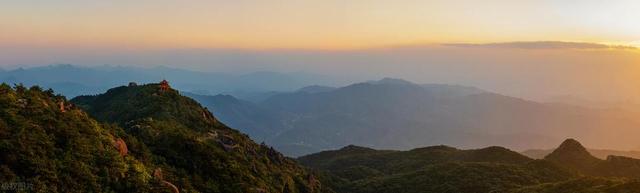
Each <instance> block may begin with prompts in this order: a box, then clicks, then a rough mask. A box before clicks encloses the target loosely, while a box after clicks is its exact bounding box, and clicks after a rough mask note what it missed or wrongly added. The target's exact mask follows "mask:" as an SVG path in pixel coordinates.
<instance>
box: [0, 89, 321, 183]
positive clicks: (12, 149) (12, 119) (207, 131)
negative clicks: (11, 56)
mask: <svg viewBox="0 0 640 193" xmlns="http://www.w3.org/2000/svg"><path fill="white" fill-rule="evenodd" d="M0 107H1V108H0V139H1V141H0V152H2V153H1V154H0V156H1V157H0V180H1V181H2V182H3V183H5V182H6V183H10V182H16V183H23V184H24V186H21V187H20V188H22V189H20V190H21V191H26V192H243V193H244V192H298V193H300V192H327V191H330V190H327V189H323V188H322V187H321V185H320V182H319V181H318V180H317V179H316V178H315V177H314V175H313V174H311V173H309V172H307V171H306V170H305V169H303V168H302V167H301V166H299V165H298V164H297V163H296V162H295V161H294V160H292V159H289V158H287V157H285V156H283V155H282V154H280V153H279V152H277V151H276V150H274V149H273V148H270V147H268V146H266V145H264V144H262V145H260V144H256V143H254V142H253V141H252V140H250V139H249V137H247V136H246V135H245V134H242V133H240V132H238V131H237V130H234V129H231V128H229V127H227V126H225V125H224V124H223V123H221V122H219V121H218V119H217V118H216V117H214V116H213V115H212V114H211V113H210V112H209V111H208V110H207V109H206V108H204V107H202V106H200V105H199V104H198V103H197V102H195V101H194V100H192V99H190V98H187V97H184V96H181V95H180V94H179V93H178V91H176V90H173V89H171V88H170V87H169V85H168V84H164V85H163V84H147V85H141V86H138V85H135V84H132V85H130V86H122V87H117V88H113V89H110V90H108V91H107V92H106V93H104V94H100V95H95V96H82V97H77V98H75V99H73V100H72V101H67V100H66V99H65V97H63V96H60V95H55V94H54V93H53V91H52V90H46V91H44V90H42V89H40V88H39V87H32V88H25V87H23V86H20V85H18V86H16V87H15V88H12V87H9V86H8V85H6V84H2V85H1V86H0Z"/></svg>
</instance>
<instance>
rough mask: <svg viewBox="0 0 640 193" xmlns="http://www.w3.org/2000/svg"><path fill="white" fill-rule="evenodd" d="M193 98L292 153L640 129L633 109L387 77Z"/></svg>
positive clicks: (600, 136)
mask: <svg viewBox="0 0 640 193" xmlns="http://www.w3.org/2000/svg"><path fill="white" fill-rule="evenodd" d="M193 97H194V98H195V99H196V100H198V101H199V102H201V103H202V104H204V105H205V106H207V107H209V108H210V109H214V111H213V113H214V114H215V115H216V116H218V117H220V118H221V120H222V121H223V122H225V123H228V124H230V125H232V126H234V127H236V128H238V129H240V130H242V131H244V132H246V133H249V134H250V136H251V137H252V138H254V139H256V140H258V141H265V142H266V143H267V144H270V145H273V146H275V147H276V148H277V149H279V150H281V151H282V152H284V153H285V154H288V155H292V156H299V155H304V154H308V153H313V152H318V151H321V150H326V149H335V148H339V147H342V146H346V145H349V144H356V145H359V146H365V147H373V148H377V149H400V150H402V149H412V148H416V147H423V146H429V145H437V144H450V145H455V146H458V147H463V148H473V147H478V146H490V145H500V146H507V147H510V148H514V149H530V148H533V147H539V148H542V147H545V148H550V147H549V144H553V142H555V141H558V140H562V139H564V138H566V137H565V136H572V137H578V138H580V139H582V140H583V141H586V142H589V143H590V144H594V145H596V146H602V147H613V148H624V149H630V148H633V147H637V146H638V145H640V144H639V142H637V140H636V139H635V138H634V137H633V136H636V135H639V134H640V130H638V129H636V128H638V127H640V123H638V122H637V121H636V120H637V118H638V117H640V116H638V114H635V113H632V112H627V111H622V110H609V109H606V110H605V109H591V108H583V107H577V106H569V105H562V104H545V103H539V102H533V101H528V100H524V99H519V98H514V97H509V96H504V95H500V94H496V93H491V92H488V91H484V90H481V89H477V88H473V87H464V86H457V85H443V84H424V85H421V84H414V83H411V82H408V81H405V80H400V79H391V78H386V79H382V80H379V81H370V82H364V83H357V84H353V85H349V86H346V87H340V88H318V87H315V88H313V87H312V88H305V89H301V90H299V91H297V92H289V93H279V94H273V95H271V96H269V97H267V98H266V99H264V100H262V101H260V102H249V101H244V100H241V99H237V98H235V97H232V96H227V95H224V96H222V95H220V96H214V97H208V96H193ZM245 120H250V121H245ZM623 134H624V135H623Z"/></svg>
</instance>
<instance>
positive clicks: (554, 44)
mask: <svg viewBox="0 0 640 193" xmlns="http://www.w3.org/2000/svg"><path fill="white" fill-rule="evenodd" d="M443 45H445V46H454V47H466V48H519V49H637V48H636V47H633V46H623V45H606V44H598V43H586V42H561V41H535V42H502V43H487V44H467V43H453V44H443Z"/></svg>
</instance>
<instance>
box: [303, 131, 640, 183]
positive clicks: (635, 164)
mask: <svg viewBox="0 0 640 193" xmlns="http://www.w3.org/2000/svg"><path fill="white" fill-rule="evenodd" d="M298 160H299V162H300V163H301V164H303V165H305V166H308V167H310V168H315V169H316V170H318V171H320V172H321V173H323V175H322V176H321V178H322V179H323V181H324V182H325V185H329V186H331V187H332V188H333V189H334V190H335V191H336V192H345V193H418V192H439V193H503V192H506V193H596V192H597V193H635V192H640V181H638V180H637V177H638V176H637V175H638V174H640V171H638V168H640V167H639V166H640V160H637V159H632V158H626V157H620V156H609V158H608V159H607V160H600V159H598V158H595V157H593V156H591V155H590V154H589V153H588V152H587V151H586V149H585V148H584V147H583V146H582V145H581V144H580V143H578V142H577V141H575V140H573V139H568V140H566V141H565V142H563V143H562V144H561V145H560V147H558V148H557V149H556V150H555V151H554V152H553V153H551V154H550V155H548V156H547V157H546V158H545V159H539V160H535V159H531V158H528V157H525V156H523V155H520V154H519V153H517V152H514V151H511V150H509V149H506V148H502V147H488V148H482V149H472V150H460V149H456V148H453V147H447V146H432V147H426V148H418V149H413V150H410V151H391V150H374V149H369V148H365V147H358V146H347V147H344V148H342V149H339V150H335V151H325V152H320V153H316V154H311V155H307V156H303V157H300V158H299V159H298Z"/></svg>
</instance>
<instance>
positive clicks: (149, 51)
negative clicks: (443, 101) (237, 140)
mask: <svg viewBox="0 0 640 193" xmlns="http://www.w3.org/2000/svg"><path fill="white" fill-rule="evenodd" d="M638 10H640V1H636V0H613V1H600V0H563V1H558V0H531V1H525V0H484V1H476V0H466V1H465V0H442V1H436V0H427V1H424V0H423V1H417V0H416V1H413V0H404V1H403V0H350V1H345V0H318V1H311V0H309V1H297V0H287V1H285V0H272V1H266V0H264V1H263V0H254V1H251V0H236V1H212V0H208V1H184V0H136V1H125V0H115V1H97V0H66V1H36V0H19V1H4V0H3V1H0V14H1V15H0V70H2V69H5V70H6V69H15V68H18V67H29V66H42V65H50V64H61V63H62V64H75V65H84V66H87V65H89V66H91V65H93V66H95V65H104V64H107V65H124V66H127V65H131V66H145V67H148V66H158V65H162V66H169V67H174V68H184V69H189V70H202V71H216V72H237V73H247V72H255V71H277V72H300V71H302V72H313V73H318V74H327V75H331V76H336V77H342V78H343V79H345V80H347V82H355V81H364V80H371V79H377V78H382V77H395V78H404V79H407V80H411V81H415V82H420V83H447V84H461V85H468V86H477V87H480V88H483V89H487V90H492V91H496V92H499V93H504V94H508V95H511V96H517V97H523V98H533V99H540V100H544V99H546V98H549V97H554V96H563V95H576V96H580V97H585V98H590V99H594V100H611V101H627V100H633V101H638V102H639V103H640V86H638V85H639V83H640V78H638V77H640V49H637V48H635V47H637V46H640V11H638Z"/></svg>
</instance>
